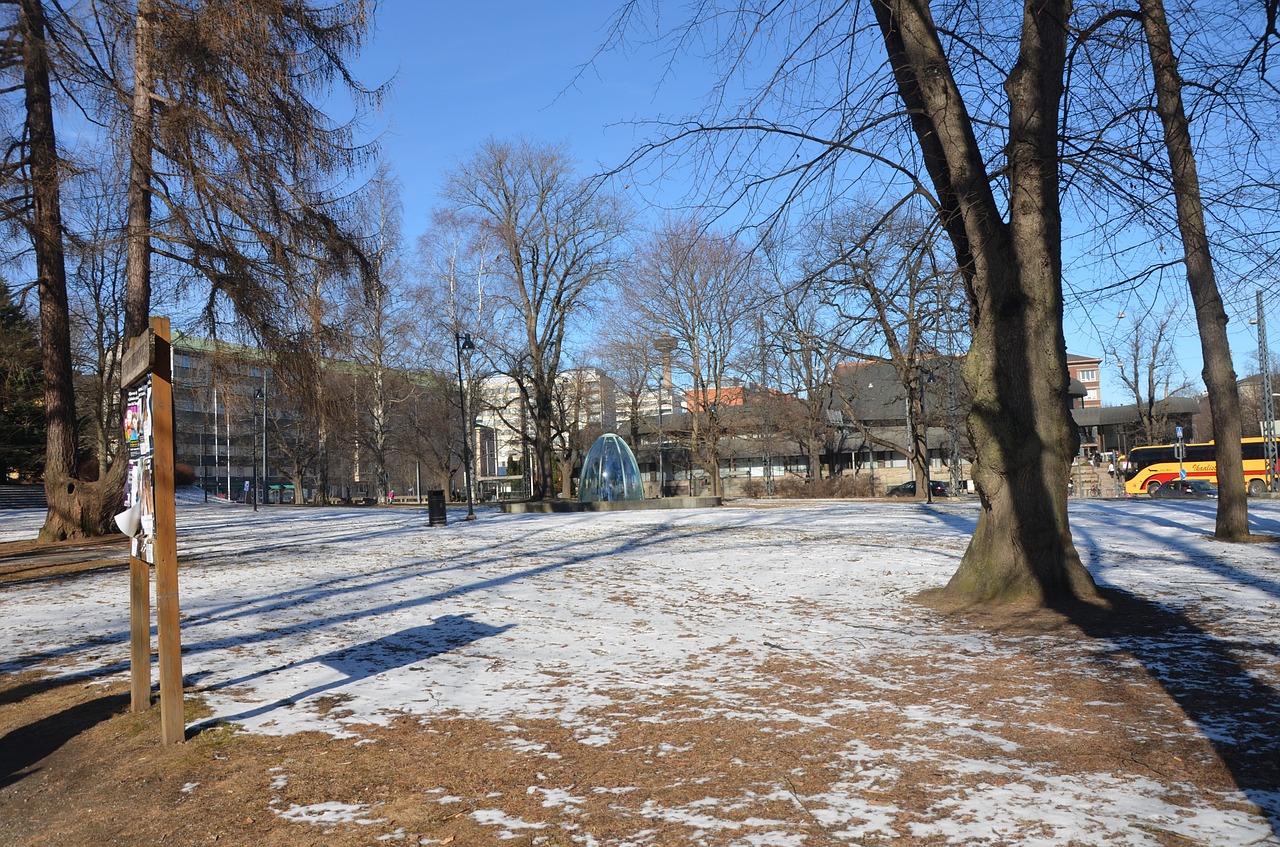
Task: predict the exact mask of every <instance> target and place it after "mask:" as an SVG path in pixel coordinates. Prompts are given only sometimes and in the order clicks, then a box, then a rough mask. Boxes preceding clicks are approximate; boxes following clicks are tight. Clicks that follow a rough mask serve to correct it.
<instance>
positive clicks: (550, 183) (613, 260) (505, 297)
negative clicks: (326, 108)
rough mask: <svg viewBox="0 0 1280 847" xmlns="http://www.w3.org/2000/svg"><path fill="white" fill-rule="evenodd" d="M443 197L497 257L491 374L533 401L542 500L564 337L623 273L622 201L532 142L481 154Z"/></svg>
mask: <svg viewBox="0 0 1280 847" xmlns="http://www.w3.org/2000/svg"><path fill="white" fill-rule="evenodd" d="M445 197H446V199H447V200H448V201H449V202H450V203H451V204H452V205H453V206H454V207H455V208H456V209H457V210H458V211H459V213H460V214H463V215H466V216H467V217H468V218H469V219H470V223H471V224H472V225H473V226H474V227H475V229H476V231H477V233H482V234H484V235H485V236H488V237H489V238H490V239H491V240H492V242H493V243H494V244H495V245H496V247H495V250H496V252H497V253H498V255H499V256H500V260H499V266H498V268H497V276H496V279H495V282H496V285H495V290H494V291H493V293H492V295H491V296H492V298H493V299H494V300H496V301H497V303H496V304H495V306H494V308H495V311H497V312H498V313H499V315H498V318H497V320H496V321H495V330H496V331H495V332H494V333H491V334H488V335H487V340H489V341H490V345H491V349H492V352H494V353H496V354H498V355H499V356H501V361H500V362H495V365H496V366H497V367H498V369H499V370H501V371H503V372H504V373H506V374H507V375H508V376H510V377H511V378H512V379H514V380H516V382H517V383H518V384H519V385H520V386H521V392H522V394H523V395H524V396H525V397H527V403H528V406H527V410H526V411H527V417H528V422H529V426H530V429H531V435H532V445H531V446H532V451H533V468H532V470H533V481H532V491H531V494H532V496H533V497H534V498H542V497H545V496H547V494H548V493H549V492H550V486H551V484H552V480H553V479H554V476H555V460H554V456H553V439H554V430H555V418H556V413H555V392H556V382H557V380H558V378H559V375H560V372H561V369H562V367H563V363H564V357H565V354H566V352H567V351H566V344H567V341H568V335H567V333H568V330H569V327H570V326H571V323H572V321H573V320H574V319H575V318H577V317H578V316H579V314H580V313H581V312H583V310H584V309H585V308H586V306H587V303H588V297H589V295H590V293H591V291H592V288H593V287H594V286H599V285H601V284H602V283H604V282H606V281H608V280H609V279H610V277H611V275H612V273H613V270H614V268H615V267H616V266H617V244H618V241H619V237H620V236H621V235H622V232H623V227H624V226H625V223H626V215H625V213H624V210H623V207H622V205H621V203H620V201H618V200H617V198H614V197H612V196H610V195H608V194H605V193H603V192H602V191H600V190H599V188H598V186H595V185H592V184H590V183H588V182H585V181H583V180H581V179H579V178H577V177H575V176H574V174H573V170H572V163H571V161H570V159H569V157H568V155H567V153H566V152H565V150H564V149H562V148H560V147H553V146H546V145H535V144H532V143H529V142H526V141H521V142H515V143H508V142H499V141H488V142H486V143H485V144H483V145H482V146H481V147H480V149H479V150H478V151H477V152H476V154H475V155H474V156H473V157H472V158H471V159H469V160H468V161H466V162H464V163H462V164H461V165H459V166H458V167H457V168H456V169H455V170H454V171H453V172H452V173H450V174H449V175H448V177H447V180H446V188H445ZM502 327H505V328H506V329H507V332H506V333H501V332H500V328H502ZM494 358H495V359H496V358H498V356H495V357H494Z"/></svg>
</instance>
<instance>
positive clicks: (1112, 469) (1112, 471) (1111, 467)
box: [1107, 462, 1116, 478]
mask: <svg viewBox="0 0 1280 847" xmlns="http://www.w3.org/2000/svg"><path fill="white" fill-rule="evenodd" d="M1115 475H1116V463H1115V462H1107V476H1109V477H1112V478H1114V477H1115Z"/></svg>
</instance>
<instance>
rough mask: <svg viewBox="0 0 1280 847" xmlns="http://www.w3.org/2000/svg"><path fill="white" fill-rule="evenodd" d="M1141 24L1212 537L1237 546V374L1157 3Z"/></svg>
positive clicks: (1240, 511)
mask: <svg viewBox="0 0 1280 847" xmlns="http://www.w3.org/2000/svg"><path fill="white" fill-rule="evenodd" d="M1139 6H1140V8H1141V9H1142V25H1143V28H1144V29H1145V30H1146V35H1147V47H1148V50H1149V51H1150V53H1151V70H1152V73H1153V74H1154V76H1155V89H1156V112H1157V113H1159V115H1160V120H1161V122H1162V123H1163V124H1164V142H1165V149H1166V150H1167V151H1168V154H1169V165H1170V172H1171V176H1172V181H1173V193H1174V197H1175V198H1176V201H1177V209H1178V231H1179V232H1180V233H1181V235H1182V249H1183V251H1184V253H1185V254H1186V258H1185V261H1186V265H1187V285H1188V286H1189V287H1190V289H1191V302H1192V303H1194V304H1195V310H1196V325H1197V327H1198V328H1199V330H1200V350H1201V353H1202V354H1203V357H1204V371H1203V374H1202V375H1203V377H1204V386H1205V389H1206V390H1207V391H1208V393H1209V407H1210V408H1211V409H1212V411H1213V440H1214V442H1215V444H1216V445H1217V450H1216V453H1217V459H1218V522H1217V527H1216V528H1215V530H1214V535H1215V536H1216V537H1218V538H1221V539H1224V540H1229V541H1235V540H1240V539H1244V538H1247V537H1248V536H1249V503H1248V499H1247V496H1246V495H1247V492H1246V491H1245V481H1244V466H1243V464H1242V461H1241V458H1242V457H1241V450H1240V436H1241V434H1242V432H1243V430H1242V428H1241V424H1240V395H1239V392H1238V390H1237V388H1236V372H1235V368H1234V367H1232V364H1231V345H1230V343H1229V342H1228V340H1227V312H1226V310H1225V309H1224V308H1223V306H1222V297H1221V296H1220V295H1219V293H1218V283H1217V280H1216V279H1215V278H1214V273H1213V260H1212V258H1211V257H1210V255H1209V237H1208V235H1207V234H1206V230H1205V223H1204V206H1203V204H1202V202H1201V198H1200V177H1199V175H1198V174H1197V172H1196V159H1195V153H1194V150H1193V148H1192V145H1191V132H1190V129H1189V127H1188V123H1187V114H1186V110H1185V109H1184V108H1183V105H1182V78H1181V77H1180V76H1179V75H1178V60H1177V57H1176V56H1175V55H1174V52H1173V42H1172V39H1171V38H1170V35H1169V21H1168V19H1167V18H1166V17H1165V11H1164V2H1163V0H1140V2H1139Z"/></svg>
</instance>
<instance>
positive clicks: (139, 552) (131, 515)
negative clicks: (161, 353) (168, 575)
mask: <svg viewBox="0 0 1280 847" xmlns="http://www.w3.org/2000/svg"><path fill="white" fill-rule="evenodd" d="M151 412H152V404H151V377H147V378H146V379H145V380H143V381H142V382H141V383H139V384H138V385H137V386H135V387H134V388H131V389H129V391H128V395H127V397H126V398H125V405H124V439H125V445H126V447H127V449H128V451H129V472H128V475H127V476H126V477H125V485H124V511H123V512H121V513H120V514H118V515H116V525H117V526H119V527H120V531H121V532H123V533H124V534H125V535H127V536H129V538H130V539H131V540H130V542H129V544H130V550H129V552H130V555H132V556H135V557H137V558H139V559H142V560H143V561H145V562H147V563H148V564H155V536H156V500H155V486H154V481H155V470H154V464H153V462H154V458H155V432H154V430H153V426H152V421H153V417H152V413H151Z"/></svg>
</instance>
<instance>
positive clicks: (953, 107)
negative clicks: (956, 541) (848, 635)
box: [873, 0, 1097, 604]
mask: <svg viewBox="0 0 1280 847" xmlns="http://www.w3.org/2000/svg"><path fill="white" fill-rule="evenodd" d="M873 5H874V8H875V11H876V16H877V20H878V23H879V25H880V28H881V32H882V34H883V36H884V40H885V45H886V47H887V49H888V53H889V60H890V63H891V65H892V67H893V70H894V74H895V78H896V81H897V84H898V91H899V94H900V96H901V97H902V99H903V102H904V104H905V105H906V106H907V108H908V110H909V111H910V113H911V120H912V126H913V129H914V131H915V133H916V136H917V139H918V141H919V143H920V145H921V150H922V152H923V154H924V161H925V165H926V167H927V168H928V171H929V175H930V177H931V178H932V180H933V183H934V186H935V189H936V191H937V194H938V197H939V199H940V201H941V204H942V208H941V215H942V222H943V225H944V226H945V227H946V229H947V232H948V235H949V236H950V238H951V240H952V243H953V244H954V245H955V248H956V256H957V260H958V264H959V267H960V269H961V271H962V272H963V274H964V276H965V281H966V286H967V290H968V293H969V297H970V305H971V308H972V316H973V317H972V323H973V327H972V328H973V344H972V348H971V349H970V352H969V355H968V357H967V358H966V360H965V366H964V371H963V375H964V378H965V382H966V384H967V385H968V387H969V390H970V392H971V393H972V395H973V407H972V411H971V413H970V415H969V432H970V437H971V439H972V441H973V444H974V449H975V452H976V454H977V458H976V461H975V464H974V481H975V483H976V484H977V486H978V492H979V495H980V497H981V504H982V508H981V512H980V514H979V518H978V526H977V529H976V531H975V532H974V536H973V539H972V540H971V541H970V543H969V548H968V549H967V550H966V551H965V554H964V557H963V559H962V560H961V563H960V567H959V569H958V570H957V571H956V573H955V575H954V576H953V577H952V578H951V581H950V582H949V583H948V585H947V588H946V591H947V593H948V594H951V595H953V596H954V597H956V598H958V599H961V600H965V601H1001V602H1004V601H1031V602H1036V603H1049V604H1052V603H1058V602H1063V601H1069V600H1072V599H1094V598H1096V596H1097V588H1096V586H1095V585H1094V583H1093V579H1092V577H1090V575H1089V573H1088V571H1086V570H1085V569H1084V567H1083V565H1082V564H1081V563H1080V558H1079V555H1078V553H1077V552H1076V549H1075V545H1074V544H1073V542H1072V539H1071V530H1070V527H1069V524H1068V520H1067V482H1068V479H1069V476H1070V467H1071V456H1072V455H1073V454H1074V453H1075V450H1076V441H1077V439H1076V437H1075V430H1074V427H1073V426H1072V422H1071V418H1070V414H1069V412H1068V409H1067V383H1068V380H1067V367H1066V343H1065V340H1064V337H1063V334H1062V283H1061V277H1060V272H1061V241H1060V240H1061V220H1060V213H1059V207H1058V178H1057V131H1056V123H1055V121H1056V118H1057V115H1058V111H1059V109H1058V106H1059V101H1060V99H1061V94H1062V70H1063V65H1064V61H1065V55H1066V21H1067V17H1068V15H1069V12H1070V3H1069V2H1065V0H1047V2H1034V0H1033V1H1032V2H1028V3H1026V5H1025V6H1024V11H1023V18H1024V20H1023V32H1022V43H1021V48H1020V53H1019V58H1018V62H1017V64H1016V65H1015V66H1014V68H1013V70H1012V72H1011V73H1010V75H1009V78H1008V80H1006V83H1005V90H1006V94H1007V96H1008V98H1009V106H1010V120H1009V140H1008V148H1007V155H1008V166H1009V168H1008V173H1009V186H1010V205H1009V216H1010V222H1009V223H1008V224H1005V223H1004V222H1003V221H1002V220H1001V219H1000V207H999V204H997V202H996V200H995V198H994V196H993V194H992V191H991V187H990V182H989V180H988V175H987V170H986V166H985V163H984V161H983V159H982V155H981V151H980V148H979V147H978V143H977V140H976V137H975V134H974V131H973V126H972V123H971V121H970V118H969V115H968V112H967V110H966V109H965V107H964V102H963V99H962V97H961V95H960V91H959V89H958V88H957V86H956V84H955V80H954V78H953V77H952V75H951V73H950V69H949V66H948V62H947V58H946V54H945V51H944V50H943V48H942V45H941V43H940V41H939V39H938V36H937V30H936V28H935V26H934V24H933V20H932V17H931V15H930V13H929V10H928V8H927V6H926V5H925V4H923V3H922V2H919V0H874V2H873Z"/></svg>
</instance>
